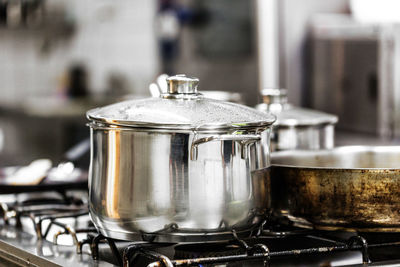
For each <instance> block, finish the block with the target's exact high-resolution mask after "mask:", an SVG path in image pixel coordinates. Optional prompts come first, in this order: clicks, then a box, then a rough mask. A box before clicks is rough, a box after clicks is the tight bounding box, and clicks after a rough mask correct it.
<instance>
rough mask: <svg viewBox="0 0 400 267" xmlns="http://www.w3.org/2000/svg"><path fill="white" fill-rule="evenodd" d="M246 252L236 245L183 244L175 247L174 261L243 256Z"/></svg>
mask: <svg viewBox="0 0 400 267" xmlns="http://www.w3.org/2000/svg"><path fill="white" fill-rule="evenodd" d="M245 252H246V251H245V250H244V249H243V248H242V247H240V246H239V245H236V244H229V243H226V244H223V243H212V244H204V243H202V244H184V245H177V246H175V256H174V259H194V258H207V257H221V256H230V255H239V254H243V253H245Z"/></svg>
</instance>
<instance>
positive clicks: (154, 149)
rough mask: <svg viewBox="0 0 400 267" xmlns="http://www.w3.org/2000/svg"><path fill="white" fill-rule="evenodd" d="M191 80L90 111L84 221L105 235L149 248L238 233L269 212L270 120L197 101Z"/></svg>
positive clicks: (199, 98) (180, 78)
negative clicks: (146, 242) (150, 95)
mask: <svg viewBox="0 0 400 267" xmlns="http://www.w3.org/2000/svg"><path fill="white" fill-rule="evenodd" d="M197 84H198V80H197V79H195V78H188V77H186V76H181V75H179V76H173V77H170V78H168V85H169V87H168V92H167V93H163V94H161V96H160V97H158V98H149V99H142V100H132V101H127V102H122V103H118V104H114V105H111V106H107V107H103V108H99V109H95V110H91V111H89V112H88V113H87V117H88V118H89V120H91V122H90V127H91V142H92V143H91V148H92V151H91V165H90V175H89V179H90V181H89V187H90V205H89V208H90V216H91V218H92V220H93V223H94V224H95V226H96V227H97V228H98V230H99V231H100V232H101V233H102V234H103V235H105V236H107V237H112V238H117V239H126V240H136V239H145V240H151V241H168V242H170V241H180V242H184V241H204V240H210V239H213V240H215V239H227V238H231V237H232V230H235V231H236V232H237V233H238V234H247V233H248V231H250V230H252V229H253V228H254V227H256V226H257V225H258V224H259V223H260V222H261V221H262V220H263V219H264V215H265V213H266V212H267V211H268V210H269V207H270V202H269V186H270V185H269V179H268V177H267V175H268V173H265V172H257V170H258V169H261V168H265V167H269V164H270V158H269V135H270V125H271V124H272V123H273V122H274V120H275V118H274V116H272V115H269V114H266V113H262V112H258V111H256V110H254V109H251V108H248V107H245V106H242V105H238V104H233V103H226V102H221V101H217V100H211V99H206V98H203V97H202V96H201V95H200V94H198V93H197Z"/></svg>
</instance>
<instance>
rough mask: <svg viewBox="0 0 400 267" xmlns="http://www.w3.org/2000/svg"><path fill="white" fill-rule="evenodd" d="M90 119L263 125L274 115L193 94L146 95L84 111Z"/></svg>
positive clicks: (188, 125)
mask: <svg viewBox="0 0 400 267" xmlns="http://www.w3.org/2000/svg"><path fill="white" fill-rule="evenodd" d="M87 117H88V118H89V119H91V120H100V121H106V122H118V123H123V124H126V125H132V126H134V125H135V124H138V125H140V126H146V125H145V124H151V125H153V126H155V127H157V126H163V125H177V126H183V125H184V126H187V127H193V128H196V127H198V126H203V125H222V124H223V125H240V124H243V125H244V126H245V125H246V124H254V123H256V124H260V125H262V126H266V125H269V124H272V123H273V122H274V121H275V116H273V115H271V114H268V113H265V112H260V111H257V110H255V109H253V108H249V107H247V106H244V105H239V104H234V103H229V102H223V101H218V100H212V99H208V98H197V99H194V100H182V99H163V98H157V97H154V98H146V99H140V100H129V101H125V102H121V103H117V104H112V105H109V106H105V107H102V108H96V109H92V110H90V111H88V112H87Z"/></svg>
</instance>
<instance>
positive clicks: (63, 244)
mask: <svg viewBox="0 0 400 267" xmlns="http://www.w3.org/2000/svg"><path fill="white" fill-rule="evenodd" d="M0 215H1V216H2V219H0V266H3V265H4V266H27V265H29V266H74V267H79V266H99V267H102V266H151V267H155V266H169V267H170V266H365V264H366V263H368V265H371V266H384V265H386V266H399V265H400V234H396V233H354V232H328V231H317V230H310V229H300V228H296V227H294V226H287V225H286V224H282V222H276V221H274V222H272V221H271V220H267V221H266V222H267V223H266V224H264V225H263V226H262V227H260V229H258V231H257V233H254V236H253V237H248V238H244V239H243V238H239V237H238V236H237V235H236V234H235V233H234V232H232V238H231V240H230V241H226V242H208V243H180V244H177V243H149V242H144V241H136V242H127V241H118V240H113V239H110V238H106V237H104V236H102V235H100V234H99V233H98V232H97V231H96V229H95V228H94V227H93V225H92V223H91V221H90V218H89V216H88V209H87V192H86V191H70V192H57V193H56V192H53V193H50V192H46V193H37V194H35V193H29V194H18V195H0ZM363 264H364V265H363Z"/></svg>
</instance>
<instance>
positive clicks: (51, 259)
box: [0, 225, 114, 267]
mask: <svg viewBox="0 0 400 267" xmlns="http://www.w3.org/2000/svg"><path fill="white" fill-rule="evenodd" d="M0 266H48V267H52V266H73V267H90V266H93V267H94V266H96V267H108V266H114V265H112V264H109V263H107V262H104V261H94V260H93V259H92V257H91V256H90V255H88V253H85V252H83V253H82V254H77V253H76V248H75V246H62V245H54V244H53V243H51V242H48V241H46V240H43V241H38V240H37V238H36V237H35V236H33V235H30V234H28V233H25V232H23V231H21V230H18V229H16V228H15V227H14V226H12V227H10V226H6V225H2V226H0Z"/></svg>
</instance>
